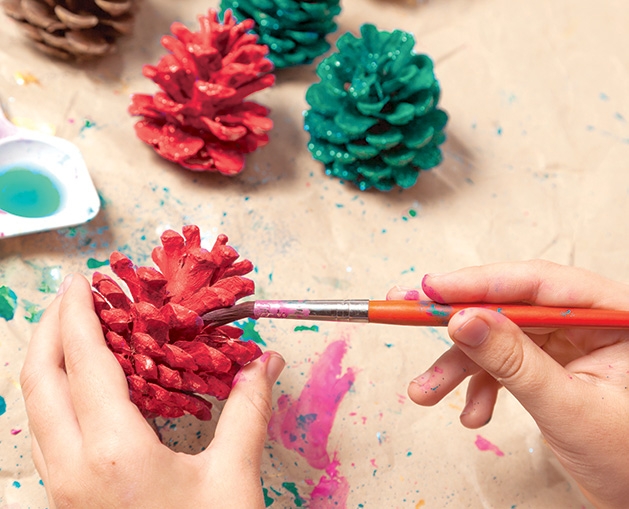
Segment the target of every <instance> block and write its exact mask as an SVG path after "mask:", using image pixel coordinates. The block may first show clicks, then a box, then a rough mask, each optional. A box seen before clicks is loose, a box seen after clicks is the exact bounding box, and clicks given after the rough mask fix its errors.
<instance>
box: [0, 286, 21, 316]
mask: <svg viewBox="0 0 629 509" xmlns="http://www.w3.org/2000/svg"><path fill="white" fill-rule="evenodd" d="M16 308H17V295H15V292H14V291H13V290H11V288H9V287H8V286H0V318H4V319H5V320H6V321H7V322H8V321H9V320H13V317H14V316H15V309H16Z"/></svg>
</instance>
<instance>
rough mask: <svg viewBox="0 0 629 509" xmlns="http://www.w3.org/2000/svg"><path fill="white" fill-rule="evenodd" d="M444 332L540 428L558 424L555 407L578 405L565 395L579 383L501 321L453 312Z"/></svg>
mask: <svg viewBox="0 0 629 509" xmlns="http://www.w3.org/2000/svg"><path fill="white" fill-rule="evenodd" d="M448 332H449V334H450V336H451V337H452V339H453V340H454V342H455V343H456V344H457V345H458V347H459V348H460V349H461V351H463V353H465V354H466V355H467V356H468V357H469V358H470V359H472V360H473V361H474V362H475V363H476V364H477V365H478V366H480V367H481V368H482V369H484V370H485V371H487V372H488V373H489V374H490V375H491V376H492V377H494V378H495V379H496V380H497V381H498V382H500V383H501V384H502V385H503V386H504V387H505V388H506V389H507V390H508V391H509V392H511V393H512V394H513V395H514V396H515V397H516V398H517V399H518V400H519V401H520V403H522V405H523V406H524V408H525V409H526V410H527V411H528V412H529V413H530V414H531V415H532V416H533V418H534V419H535V420H536V421H537V423H538V425H541V426H544V425H545V424H548V425H550V422H545V421H547V420H549V419H553V420H554V421H556V419H557V416H556V411H554V409H556V408H557V406H558V403H559V402H562V401H563V402H564V404H565V403H568V404H569V402H570V401H578V400H579V398H576V399H575V398H570V394H568V393H569V392H572V391H574V390H579V387H578V386H579V385H580V383H579V382H580V380H579V379H578V378H575V377H572V376H571V375H570V373H569V372H568V371H566V370H565V369H564V368H563V366H561V365H560V364H558V363H557V362H556V361H555V360H554V359H553V358H552V357H550V356H549V355H548V354H546V352H544V351H543V350H542V349H541V348H540V347H539V346H537V345H536V344H535V343H534V342H533V340H531V338H529V337H528V336H527V335H526V334H524V332H522V330H521V329H520V328H519V327H518V326H516V325H515V324H514V323H513V322H511V321H510V320H509V319H507V318H506V317H505V316H503V315H501V314H500V313H497V312H495V311H491V310H488V309H480V308H472V309H466V310H464V311H461V312H459V313H457V314H456V315H455V316H454V317H452V319H451V320H450V323H449V324H448Z"/></svg>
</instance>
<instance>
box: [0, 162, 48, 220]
mask: <svg viewBox="0 0 629 509" xmlns="http://www.w3.org/2000/svg"><path fill="white" fill-rule="evenodd" d="M60 205H61V192H60V191H59V187H58V184H57V183H56V182H55V181H54V180H53V179H52V178H50V177H49V176H48V175H47V174H46V172H45V171H42V170H39V169H37V168H28V167H26V166H23V165H17V166H12V167H9V168H7V169H3V170H0V209H1V210H4V211H5V212H8V213H9V214H13V215H15V216H20V217H30V218H36V217H47V216H51V215H53V214H54V213H55V212H57V210H59V206H60Z"/></svg>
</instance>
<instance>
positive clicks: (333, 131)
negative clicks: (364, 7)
mask: <svg viewBox="0 0 629 509" xmlns="http://www.w3.org/2000/svg"><path fill="white" fill-rule="evenodd" d="M360 33H361V35H362V38H357V37H355V36H354V35H352V34H350V33H346V34H344V35H342V36H341V37H340V38H339V40H338V42H337V48H338V52H336V53H333V54H332V55H330V56H329V57H327V58H325V59H324V60H323V61H322V62H321V63H320V64H319V66H318V67H317V74H318V76H319V77H320V78H321V81H320V82H318V83H315V84H313V85H311V86H310V88H309V89H308V91H307V92H306V101H307V102H308V104H309V105H310V107H311V109H310V110H308V111H306V112H305V113H304V126H305V129H306V131H308V132H309V133H310V142H309V143H308V149H309V150H310V152H311V153H312V156H313V157H314V158H315V159H316V160H318V161H321V162H322V163H324V164H325V170H326V173H327V174H328V175H333V176H335V177H338V178H340V179H342V180H345V181H349V182H353V183H354V184H355V185H356V186H358V188H359V189H361V190H363V191H364V190H366V189H369V188H371V187H375V188H376V189H379V190H380V191H388V190H390V189H392V188H393V187H394V186H396V185H397V186H400V187H402V188H408V187H411V186H413V185H414V184H415V183H416V181H417V177H418V175H419V172H420V171H421V170H428V169H430V168H433V167H434V166H437V165H438V164H439V163H440V162H441V159H442V156H441V150H440V148H439V145H441V144H442V143H443V142H444V141H445V138H446V136H445V134H444V132H443V129H444V128H445V125H446V123H447V121H448V115H447V114H446V113H445V111H443V110H440V109H438V108H437V103H438V102H439V95H440V88H439V82H438V81H437V80H436V78H435V75H434V72H433V62H432V60H431V59H430V58H429V57H428V56H426V55H420V54H416V53H415V52H414V51H413V47H414V46H415V39H414V38H413V36H412V35H411V34H409V33H407V32H402V31H400V30H394V31H393V32H385V31H379V30H378V29H377V28H376V27H375V26H373V25H370V24H367V25H363V26H362V27H361V29H360Z"/></svg>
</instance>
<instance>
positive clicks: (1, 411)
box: [0, 396, 7, 415]
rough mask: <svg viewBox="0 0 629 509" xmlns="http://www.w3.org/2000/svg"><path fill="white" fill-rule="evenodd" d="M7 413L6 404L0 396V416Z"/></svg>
mask: <svg viewBox="0 0 629 509" xmlns="http://www.w3.org/2000/svg"><path fill="white" fill-rule="evenodd" d="M6 411H7V402H6V401H5V400H4V398H3V397H2V396H0V415H2V414H4V413H5V412H6Z"/></svg>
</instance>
